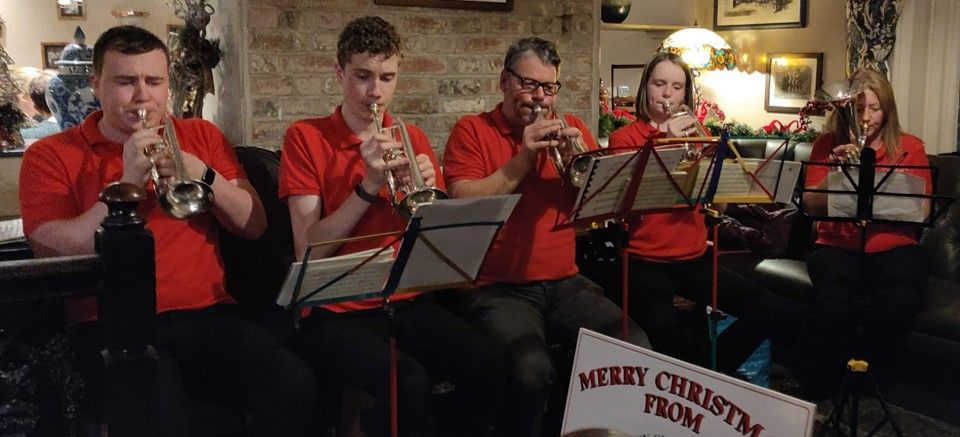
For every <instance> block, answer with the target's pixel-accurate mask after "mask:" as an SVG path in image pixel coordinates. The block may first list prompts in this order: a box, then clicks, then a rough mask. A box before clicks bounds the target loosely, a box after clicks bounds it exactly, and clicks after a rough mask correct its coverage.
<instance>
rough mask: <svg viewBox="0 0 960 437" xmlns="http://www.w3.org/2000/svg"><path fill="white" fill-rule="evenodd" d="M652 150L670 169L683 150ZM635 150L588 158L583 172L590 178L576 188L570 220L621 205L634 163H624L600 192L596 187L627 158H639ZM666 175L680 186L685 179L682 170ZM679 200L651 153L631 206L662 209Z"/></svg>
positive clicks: (610, 210)
mask: <svg viewBox="0 0 960 437" xmlns="http://www.w3.org/2000/svg"><path fill="white" fill-rule="evenodd" d="M656 152H657V154H658V155H659V156H660V159H661V160H662V161H663V164H664V166H665V167H666V168H667V169H671V170H672V169H676V168H677V165H678V164H679V163H680V160H681V158H682V157H683V153H684V152H683V149H682V148H680V147H669V148H658V149H656ZM639 153H640V152H633V153H621V154H617V155H609V156H602V157H595V158H593V160H591V162H590V167H589V168H588V173H587V174H589V175H590V179H589V180H588V181H587V183H585V184H584V185H583V186H582V187H581V188H580V193H579V194H578V195H577V201H576V203H575V204H574V207H573V210H574V211H577V213H576V215H575V217H574V220H579V219H581V218H584V217H593V216H598V215H603V214H610V213H613V212H616V211H617V210H618V209H619V207H620V205H622V204H623V200H624V196H625V195H626V191H627V188H629V186H630V180H631V179H632V178H633V173H634V168H635V165H636V163H635V162H631V163H629V164H627V166H626V167H624V168H623V170H621V172H620V174H619V175H617V176H616V179H615V180H613V181H611V182H610V183H609V184H608V185H607V186H606V187H604V188H603V189H602V190H601V191H599V192H597V191H596V190H599V189H600V187H601V186H602V185H603V184H604V183H606V181H609V180H610V179H611V178H613V177H614V175H615V174H616V173H617V170H619V169H620V168H621V167H623V165H624V164H625V163H626V162H627V161H629V160H630V159H631V158H633V159H640V156H639V155H638V154H639ZM670 174H671V176H672V177H674V179H675V180H676V181H677V184H678V185H680V186H681V187H682V186H684V181H685V179H686V178H687V173H686V172H678V171H671V173H670ZM588 198H589V200H586V199H588ZM584 201H585V202H584ZM681 201H682V197H681V196H680V193H678V192H677V190H676V188H674V186H673V184H672V183H671V182H670V179H668V178H667V177H666V175H665V173H664V172H663V169H661V168H660V164H659V163H658V162H657V158H656V157H655V156H653V154H651V155H650V157H649V159H647V162H646V165H645V167H644V169H643V180H642V181H641V182H640V186H639V187H638V189H637V195H636V198H635V199H634V202H633V207H632V208H631V209H632V210H636V209H654V208H664V207H670V206H673V205H676V204H677V203H679V202H681Z"/></svg>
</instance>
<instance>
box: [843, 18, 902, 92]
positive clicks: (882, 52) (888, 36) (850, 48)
mask: <svg viewBox="0 0 960 437" xmlns="http://www.w3.org/2000/svg"><path fill="white" fill-rule="evenodd" d="M904 2H905V0H847V75H848V76H849V75H850V74H851V73H853V72H854V71H856V70H858V69H861V68H872V69H875V70H877V71H880V72H882V73H884V74H886V73H887V58H888V57H889V56H890V52H891V51H892V50H893V45H894V42H895V41H896V32H897V19H899V18H900V13H901V11H902V10H903V3H904Z"/></svg>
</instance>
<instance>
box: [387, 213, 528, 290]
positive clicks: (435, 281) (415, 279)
mask: <svg viewBox="0 0 960 437" xmlns="http://www.w3.org/2000/svg"><path fill="white" fill-rule="evenodd" d="M519 200H520V195H519V194H509V195H504V196H488V197H473V198H466V199H447V200H438V201H436V202H434V203H432V204H429V205H423V206H421V207H419V208H417V212H416V213H415V214H414V217H421V221H420V227H421V229H423V228H430V227H435V226H445V225H451V226H455V227H449V228H444V229H432V230H424V231H422V234H423V237H424V238H425V239H427V240H428V241H429V242H430V243H431V244H433V245H434V246H435V247H436V248H437V249H438V251H439V252H440V253H441V254H443V256H444V257H446V258H447V259H448V260H449V261H450V262H451V263H453V264H455V265H456V266H457V267H459V268H460V269H461V270H462V271H463V272H464V273H466V274H467V275H468V276H469V277H470V278H469V280H468V279H465V278H464V277H463V276H461V275H460V273H458V272H457V271H456V270H455V269H454V268H453V267H450V266H449V265H448V264H447V263H446V262H445V261H444V260H443V259H441V258H440V257H439V256H437V254H435V253H434V252H433V250H432V249H431V248H430V247H429V246H427V245H426V244H424V242H423V241H417V244H416V245H415V246H414V247H413V251H412V252H411V253H410V259H409V261H408V262H407V264H406V266H405V267H404V270H403V276H401V277H400V283H399V284H398V285H397V290H398V291H402V290H407V289H411V288H413V289H418V288H437V287H438V286H452V285H456V284H462V283H467V282H470V281H472V280H474V279H476V277H477V274H478V273H480V266H481V264H483V258H484V256H485V255H486V253H487V250H488V249H489V248H490V244H491V243H492V241H493V238H494V237H495V236H496V233H497V231H498V230H499V225H497V224H492V223H502V222H505V221H507V219H508V218H509V217H510V214H511V213H512V212H513V208H514V207H515V206H516V205H517V202H518V201H519ZM470 223H475V224H477V225H475V226H456V225H458V224H460V225H462V224H470ZM481 223H487V224H481Z"/></svg>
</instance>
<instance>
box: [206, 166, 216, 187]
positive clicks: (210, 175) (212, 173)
mask: <svg viewBox="0 0 960 437" xmlns="http://www.w3.org/2000/svg"><path fill="white" fill-rule="evenodd" d="M216 177H217V173H216V172H215V171H213V169H212V168H210V167H207V169H206V170H205V171H204V172H203V183H205V184H207V185H213V179H214V178H216Z"/></svg>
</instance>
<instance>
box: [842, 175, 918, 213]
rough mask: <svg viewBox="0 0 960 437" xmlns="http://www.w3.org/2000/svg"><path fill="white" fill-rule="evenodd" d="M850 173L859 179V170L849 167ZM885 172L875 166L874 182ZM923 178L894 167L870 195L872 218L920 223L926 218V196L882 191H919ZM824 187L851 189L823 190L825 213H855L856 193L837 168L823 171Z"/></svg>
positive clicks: (908, 192)
mask: <svg viewBox="0 0 960 437" xmlns="http://www.w3.org/2000/svg"><path fill="white" fill-rule="evenodd" d="M849 171H850V177H852V178H853V180H855V181H857V180H859V179H858V178H859V174H860V171H859V170H858V169H856V168H851V169H850V170H849ZM886 174H887V172H886V169H880V168H878V169H877V173H876V175H875V180H874V186H876V184H878V183H880V180H881V179H883V178H884V176H885V175H886ZM926 188H927V182H926V180H924V179H923V178H922V177H919V176H915V175H912V174H909V173H904V172H902V171H894V172H893V174H892V175H890V178H889V179H887V181H886V182H884V183H883V186H882V187H880V190H879V192H878V193H876V194H874V196H873V218H875V219H880V220H895V221H902V222H914V223H922V222H923V221H924V220H926V213H927V211H928V205H927V203H928V199H925V198H923V197H903V196H884V195H883V194H882V193H899V194H912V195H914V196H920V195H923V194H924V193H925V192H926ZM827 189H828V190H839V191H851V192H852V193H851V194H836V193H828V194H827V216H828V217H856V216H857V194H856V189H854V188H853V184H851V183H850V180H849V179H847V177H846V175H844V174H843V172H841V171H835V172H830V173H829V174H828V175H827Z"/></svg>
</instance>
